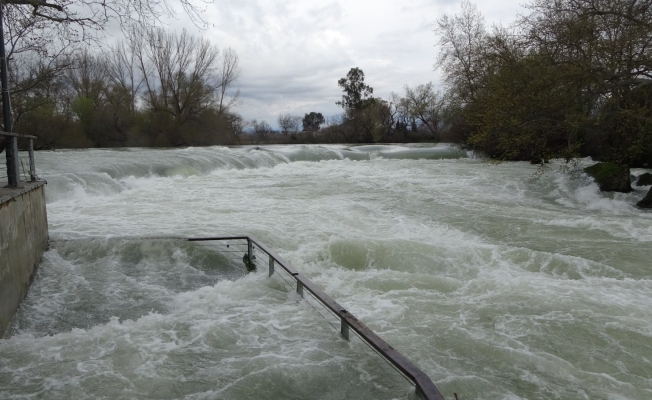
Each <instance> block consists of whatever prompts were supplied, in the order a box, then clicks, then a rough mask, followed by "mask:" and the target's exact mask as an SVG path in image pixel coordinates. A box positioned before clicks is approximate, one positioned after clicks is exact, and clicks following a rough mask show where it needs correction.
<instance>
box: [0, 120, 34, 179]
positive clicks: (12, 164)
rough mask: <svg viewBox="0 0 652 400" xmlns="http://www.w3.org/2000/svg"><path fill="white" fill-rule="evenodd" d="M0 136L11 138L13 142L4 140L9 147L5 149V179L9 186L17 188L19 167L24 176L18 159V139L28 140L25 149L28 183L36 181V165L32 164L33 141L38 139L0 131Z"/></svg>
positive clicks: (21, 164) (20, 160)
mask: <svg viewBox="0 0 652 400" xmlns="http://www.w3.org/2000/svg"><path fill="white" fill-rule="evenodd" d="M0 136H4V137H8V138H13V140H8V141H7V140H5V146H9V147H11V148H6V149H5V151H6V152H7V164H6V165H7V167H6V174H7V179H8V180H9V186H11V187H18V186H19V183H20V170H21V167H22V170H23V174H25V165H23V163H22V159H20V157H18V145H17V143H18V139H28V140H29V145H28V148H27V152H28V154H29V181H30V182H35V181H37V180H38V177H37V175H36V164H35V162H34V140H36V139H38V137H36V136H32V135H21V134H19V133H12V132H1V131H0Z"/></svg>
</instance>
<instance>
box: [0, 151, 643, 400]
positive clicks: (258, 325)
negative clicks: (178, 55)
mask: <svg viewBox="0 0 652 400" xmlns="http://www.w3.org/2000/svg"><path fill="white" fill-rule="evenodd" d="M36 164H37V168H38V170H39V174H40V176H41V177H42V178H45V179H47V181H48V184H47V186H46V196H47V207H48V219H49V227H50V239H51V241H52V242H51V246H50V249H49V250H48V251H47V252H46V254H45V256H44V259H43V262H42V263H41V266H40V269H39V271H38V274H37V277H36V280H35V282H34V284H33V286H32V287H31V289H30V291H29V294H28V297H27V298H26V300H25V302H24V303H23V304H22V306H21V308H20V310H19V313H18V314H17V316H16V318H14V320H13V322H12V324H11V326H10V328H9V331H8V334H7V335H6V337H5V339H3V340H0V398H3V399H25V398H46V399H72V398H75V399H82V398H84V399H87V398H88V399H109V398H111V399H113V398H117V399H177V398H183V399H276V398H278V399H281V398H283V399H308V398H311V399H316V398H319V399H413V398H414V390H413V388H412V387H411V386H410V384H409V383H408V382H407V381H406V380H404V379H403V378H402V377H400V376H399V375H398V374H397V373H396V372H395V371H394V370H393V369H392V368H390V366H389V365H387V364H386V363H385V362H384V361H383V360H382V359H381V358H380V357H378V356H377V355H376V354H375V353H373V352H372V351H371V350H370V349H369V348H368V347H367V346H365V345H364V344H363V343H362V342H361V341H360V340H359V339H355V338H354V339H353V340H352V341H351V342H347V341H345V340H344V339H342V338H341V337H340V336H339V333H338V329H336V328H338V327H335V328H334V327H333V326H331V324H330V323H329V322H332V321H329V320H328V319H325V318H324V317H323V316H322V314H324V312H323V310H319V309H314V308H313V307H312V305H311V304H310V303H309V302H306V301H305V300H301V298H300V297H298V296H297V295H296V293H294V292H293V291H292V290H291V288H290V290H287V289H288V287H287V284H286V283H285V282H284V281H283V280H282V279H280V278H281V276H279V274H276V275H274V276H273V277H272V278H268V277H267V274H266V273H265V272H264V271H263V272H262V273H261V272H259V273H252V274H245V273H244V266H243V265H242V263H241V257H242V256H241V253H234V260H235V261H229V260H230V259H228V257H229V253H220V252H218V251H217V248H216V247H214V246H203V245H199V244H188V243H183V242H179V241H175V240H172V239H153V238H154V237H165V236H181V237H191V236H192V237H198V236H223V235H254V236H256V237H257V238H259V239H260V240H262V241H263V242H264V243H266V244H267V245H268V246H270V247H271V248H273V249H274V250H276V251H277V252H278V253H279V254H280V255H281V256H283V257H284V258H285V259H286V260H288V261H289V262H290V263H291V264H292V265H293V266H294V267H295V268H296V269H298V270H299V271H301V273H302V274H304V275H307V276H308V277H309V278H310V279H311V280H312V281H313V282H314V283H315V284H316V285H318V286H319V287H321V288H322V289H323V290H324V291H325V292H326V293H328V294H329V295H330V296H331V297H333V298H334V299H335V300H336V301H338V302H339V303H340V304H342V305H343V306H344V307H346V308H347V310H349V311H350V312H351V313H353V314H354V315H355V316H356V317H358V318H359V319H360V320H361V321H363V322H364V323H365V324H367V325H368V326H369V327H370V328H371V329H373V330H374V331H375V332H376V333H378V334H379V335H380V336H381V337H382V338H383V339H385V340H386V341H387V342H388V343H389V344H391V345H392V346H393V347H395V348H396V349H397V350H399V351H400V352H401V353H402V354H404V355H405V356H406V357H407V358H408V359H410V360H411V361H412V362H413V363H415V364H416V365H417V366H419V367H420V368H421V369H422V370H423V371H424V372H426V373H427V374H428V376H430V378H431V379H432V380H433V382H434V383H435V384H436V385H437V387H438V388H439V390H440V391H441V392H442V394H443V395H444V396H445V397H446V398H447V399H453V398H454V397H453V393H457V394H458V395H459V399H460V400H470V399H477V398H483V399H650V398H652V264H651V262H650V260H652V246H650V243H651V242H652V213H650V212H646V211H642V210H639V209H637V208H636V207H635V206H634V204H635V203H636V201H638V200H639V199H640V198H642V197H643V195H644V193H646V190H647V189H648V187H643V188H635V189H636V190H635V192H634V193H630V194H618V193H617V194H606V193H601V192H599V190H598V187H597V185H596V184H595V183H593V182H592V180H591V178H589V177H587V176H586V175H584V174H583V173H581V171H580V170H577V169H576V170H571V171H564V170H561V169H560V167H561V164H559V163H552V164H550V165H549V168H548V170H547V171H546V172H545V173H544V174H537V173H536V171H537V167H536V166H532V165H530V164H528V163H498V164H496V163H489V162H487V161H485V160H482V159H480V158H476V157H473V155H472V154H467V152H465V151H462V150H459V149H457V148H455V147H451V146H447V145H407V146H405V145H401V146H399V145H391V146H358V147H345V146H335V145H333V146H317V145H311V146H299V145H297V146H261V147H236V148H225V147H210V148H187V149H166V150H152V149H125V150H100V149H95V150H71V151H56V152H38V153H37V155H36ZM580 164H581V165H590V164H591V161H590V160H580ZM633 172H634V174H640V173H642V172H644V171H643V170H634V171H633ZM238 258H240V262H237V261H238V260H237V259H238Z"/></svg>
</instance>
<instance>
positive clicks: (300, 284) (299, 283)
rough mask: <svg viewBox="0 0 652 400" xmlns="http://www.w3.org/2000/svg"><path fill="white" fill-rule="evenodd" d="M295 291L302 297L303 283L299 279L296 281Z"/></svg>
mask: <svg viewBox="0 0 652 400" xmlns="http://www.w3.org/2000/svg"><path fill="white" fill-rule="evenodd" d="M297 293H299V296H301V297H303V284H302V283H301V281H297Z"/></svg>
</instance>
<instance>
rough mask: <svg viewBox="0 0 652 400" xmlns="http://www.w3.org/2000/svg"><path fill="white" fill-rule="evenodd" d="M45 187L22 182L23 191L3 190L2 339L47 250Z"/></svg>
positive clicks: (0, 214)
mask: <svg viewBox="0 0 652 400" xmlns="http://www.w3.org/2000/svg"><path fill="white" fill-rule="evenodd" d="M44 184H45V183H44V182H36V183H31V182H21V186H23V188H22V189H5V188H2V189H0V337H2V336H3V334H4V333H5V330H6V329H7V325H8V324H9V321H11V318H12V317H13V316H14V314H15V313H16V310H17V309H18V306H19V305H20V302H21V301H22V300H23V299H24V298H25V295H27V289H28V288H29V285H30V284H31V283H32V281H33V280H34V276H35V274H36V269H37V268H38V265H39V263H40V262H41V257H42V256H43V253H44V252H45V250H46V249H47V247H48V219H47V214H46V211H45V193H44ZM2 186H4V185H2ZM0 187H1V186H0Z"/></svg>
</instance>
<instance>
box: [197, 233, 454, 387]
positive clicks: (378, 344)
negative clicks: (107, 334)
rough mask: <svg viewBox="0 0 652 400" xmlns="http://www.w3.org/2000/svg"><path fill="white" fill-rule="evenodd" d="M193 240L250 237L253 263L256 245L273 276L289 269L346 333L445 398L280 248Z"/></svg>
mask: <svg viewBox="0 0 652 400" xmlns="http://www.w3.org/2000/svg"><path fill="white" fill-rule="evenodd" d="M186 240H187V241H189V242H202V241H222V240H246V241H247V249H248V250H247V256H248V259H249V262H250V263H254V256H253V247H254V245H255V246H257V247H258V248H259V249H260V250H262V251H263V252H264V253H265V254H267V256H268V258H269V276H272V275H273V274H274V267H275V265H278V266H280V267H281V268H283V270H285V272H287V273H288V274H289V275H290V276H291V277H292V278H294V280H295V281H296V284H297V289H296V290H297V293H298V294H299V295H301V297H303V290H304V289H305V290H308V291H309V292H310V293H311V294H312V295H313V297H314V298H315V299H317V300H318V301H319V302H320V303H321V304H322V305H323V306H325V307H326V308H328V309H329V310H330V311H331V312H332V313H333V314H335V315H336V316H337V317H338V318H339V319H340V321H341V327H340V333H341V334H342V336H343V337H344V338H345V339H347V340H349V329H353V331H354V332H355V333H357V334H358V336H359V337H360V338H361V339H363V340H364V341H365V342H367V343H368V344H369V345H370V346H371V347H373V348H374V349H375V350H376V352H377V353H378V354H380V355H381V357H383V358H384V359H385V360H387V361H388V362H389V363H390V364H391V365H393V366H394V367H395V368H397V369H398V370H399V371H400V372H401V373H402V374H403V375H404V376H405V377H406V378H407V379H409V380H410V381H411V382H412V383H413V384H414V385H415V387H416V394H417V396H419V397H421V398H422V399H424V400H444V397H443V396H442V394H441V393H440V392H439V390H438V389H437V387H435V385H434V383H432V380H431V379H430V377H428V375H426V374H425V373H424V372H423V371H421V370H420V369H419V368H418V367H417V366H416V365H414V364H412V362H410V361H409V360H408V359H407V358H405V357H404V356H403V355H402V354H401V353H399V352H398V351H397V350H395V349H394V348H393V347H392V346H390V345H389V344H388V343H387V342H385V341H384V340H383V339H382V338H381V337H380V336H378V335H377V334H376V333H374V332H373V331H372V330H371V329H369V328H368V327H367V326H366V325H365V324H363V323H362V322H360V321H359V320H358V319H357V318H356V317H355V316H353V314H351V313H349V312H348V311H347V310H346V309H344V307H342V306H341V305H340V304H339V303H337V302H336V301H335V300H333V299H332V298H331V297H330V296H329V295H327V294H326V293H324V292H323V291H322V290H321V289H320V288H318V287H317V286H316V285H315V284H314V283H312V282H311V281H310V280H309V279H308V278H306V277H304V276H303V275H301V274H300V273H299V272H298V271H297V270H295V269H294V268H293V267H292V266H291V265H290V263H289V262H287V261H285V260H284V259H283V258H281V257H280V256H279V255H278V254H276V252H274V251H273V250H272V249H270V248H269V247H267V246H266V245H265V244H264V243H262V242H261V241H259V240H258V239H256V238H254V237H253V236H223V237H202V238H188V239H186Z"/></svg>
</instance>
